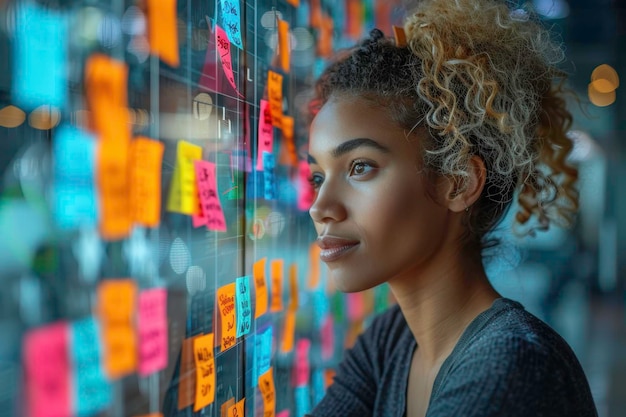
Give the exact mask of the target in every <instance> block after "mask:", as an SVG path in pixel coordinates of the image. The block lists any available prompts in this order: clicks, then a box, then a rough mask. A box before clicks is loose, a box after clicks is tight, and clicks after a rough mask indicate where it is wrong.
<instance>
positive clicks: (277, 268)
mask: <svg viewBox="0 0 626 417" xmlns="http://www.w3.org/2000/svg"><path fill="white" fill-rule="evenodd" d="M283 267H284V261H283V260H282V259H272V261H271V262H270V269H271V274H270V277H271V280H272V286H271V289H272V297H271V303H270V311H271V312H272V313H276V312H278V311H282V309H283Z"/></svg>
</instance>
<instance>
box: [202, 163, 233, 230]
mask: <svg viewBox="0 0 626 417" xmlns="http://www.w3.org/2000/svg"><path fill="white" fill-rule="evenodd" d="M194 164H195V168H196V181H197V183H198V195H199V200H200V205H201V207H202V216H204V218H206V226H207V228H208V229H209V230H216V231H218V232H225V231H226V219H225V218H224V211H223V210H222V204H221V203H220V199H219V195H218V194H217V181H216V176H215V164H214V163H212V162H208V161H201V160H196V161H194Z"/></svg>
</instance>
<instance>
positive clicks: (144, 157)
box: [130, 137, 164, 227]
mask: <svg viewBox="0 0 626 417" xmlns="http://www.w3.org/2000/svg"><path fill="white" fill-rule="evenodd" d="M163 148H164V146H163V143H161V142H159V141H156V140H151V139H148V138H145V137H138V138H136V139H135V140H133V141H132V142H131V145H130V155H131V156H130V161H131V164H130V166H131V174H130V184H131V188H130V189H131V195H130V202H131V204H130V206H131V211H132V214H133V220H134V221H135V222H136V223H138V224H140V225H142V226H145V227H156V226H158V225H159V221H160V218H161V162H162V160H163Z"/></svg>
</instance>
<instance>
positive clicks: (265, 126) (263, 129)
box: [256, 100, 274, 171]
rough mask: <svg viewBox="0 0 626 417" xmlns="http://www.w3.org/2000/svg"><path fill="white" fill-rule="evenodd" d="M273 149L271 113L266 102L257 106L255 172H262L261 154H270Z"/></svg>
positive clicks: (262, 101) (263, 101)
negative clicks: (257, 141)
mask: <svg viewBox="0 0 626 417" xmlns="http://www.w3.org/2000/svg"><path fill="white" fill-rule="evenodd" d="M273 147H274V127H273V126H272V113H271V112H270V105H269V103H268V101H267V100H261V103H260V104H259V146H258V150H257V151H258V153H257V159H256V170H257V171H263V152H268V153H272V152H273Z"/></svg>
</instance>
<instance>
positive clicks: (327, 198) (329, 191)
mask: <svg viewBox="0 0 626 417" xmlns="http://www.w3.org/2000/svg"><path fill="white" fill-rule="evenodd" d="M346 214H347V211H346V206H345V204H344V201H343V197H342V193H341V190H340V189H339V187H338V185H336V184H333V183H331V182H329V181H328V180H326V181H325V182H324V183H323V184H322V186H321V187H320V189H319V190H318V192H317V195H316V196H315V200H314V201H313V204H312V205H311V208H310V209H309V215H310V216H311V218H312V219H313V221H314V222H316V223H327V222H338V221H342V220H344V219H345V218H346Z"/></svg>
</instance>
